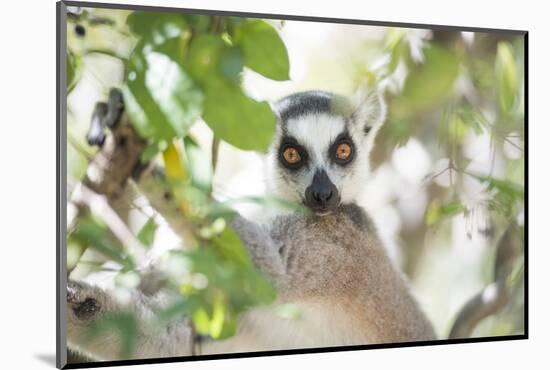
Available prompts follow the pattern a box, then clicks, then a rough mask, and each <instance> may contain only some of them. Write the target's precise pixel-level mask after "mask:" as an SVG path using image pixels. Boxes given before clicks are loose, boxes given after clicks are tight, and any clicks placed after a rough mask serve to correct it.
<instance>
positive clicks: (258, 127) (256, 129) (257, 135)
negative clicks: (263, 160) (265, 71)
mask: <svg viewBox="0 0 550 370" xmlns="http://www.w3.org/2000/svg"><path fill="white" fill-rule="evenodd" d="M203 119H204V120H205V122H206V123H207V124H208V126H210V128H211V129H212V131H214V134H215V135H216V136H217V137H219V138H220V139H222V140H224V141H226V142H228V143H229V144H231V145H233V146H235V147H237V148H239V149H243V150H258V151H265V150H267V148H268V147H269V145H270V144H271V140H272V137H273V134H274V133H275V126H276V122H277V119H276V117H275V114H274V113H273V111H272V110H271V107H270V106H269V104H268V103H267V102H258V101H255V100H254V99H252V98H249V97H248V96H246V95H245V94H244V93H243V91H242V90H241V88H240V86H238V85H236V84H234V83H231V82H229V81H223V80H216V81H212V82H211V83H210V84H209V87H208V89H207V91H206V99H205V102H204V113H203Z"/></svg>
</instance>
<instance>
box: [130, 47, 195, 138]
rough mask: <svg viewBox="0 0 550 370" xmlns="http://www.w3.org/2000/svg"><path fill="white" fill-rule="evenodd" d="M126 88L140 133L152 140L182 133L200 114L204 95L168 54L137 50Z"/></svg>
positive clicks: (132, 113) (135, 123) (135, 125)
mask: <svg viewBox="0 0 550 370" xmlns="http://www.w3.org/2000/svg"><path fill="white" fill-rule="evenodd" d="M128 70H129V72H128V79H127V82H126V85H125V86H124V87H123V90H122V91H123V94H124V103H125V107H126V111H127V113H128V115H129V116H130V120H131V122H132V124H133V125H134V127H135V128H136V130H137V131H138V133H139V134H140V135H141V136H142V137H143V138H146V139H151V140H152V141H160V140H166V141H170V140H171V139H172V138H173V137H174V136H183V135H184V134H185V133H186V132H187V129H188V128H189V127H190V126H191V125H192V124H193V123H194V122H195V121H196V120H197V119H198V118H199V117H200V114H201V111H202V102H203V94H202V91H201V90H200V89H199V88H198V87H197V86H196V85H195V83H194V82H193V80H192V79H191V78H190V77H189V75H188V74H187V73H186V72H185V71H184V70H183V68H182V67H181V65H180V64H179V63H176V62H174V60H173V59H171V58H170V57H169V56H167V55H166V54H163V53H160V52H156V51H148V52H145V53H144V50H143V49H141V48H140V49H138V50H135V51H134V53H133V54H132V56H131V57H130V61H129V64H128Z"/></svg>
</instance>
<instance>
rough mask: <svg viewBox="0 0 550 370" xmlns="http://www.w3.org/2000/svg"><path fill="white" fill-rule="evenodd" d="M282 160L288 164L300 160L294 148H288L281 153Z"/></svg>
mask: <svg viewBox="0 0 550 370" xmlns="http://www.w3.org/2000/svg"><path fill="white" fill-rule="evenodd" d="M283 158H284V159H285V161H286V162H287V163H288V164H296V163H298V162H300V161H301V160H302V157H300V153H299V152H298V150H297V149H296V148H293V147H291V146H289V147H288V148H286V149H285V150H284V151H283Z"/></svg>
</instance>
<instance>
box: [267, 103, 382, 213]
mask: <svg viewBox="0 0 550 370" xmlns="http://www.w3.org/2000/svg"><path fill="white" fill-rule="evenodd" d="M285 128H286V135H288V136H291V137H293V138H294V139H295V140H296V141H297V142H298V143H299V144H300V145H302V146H303V147H304V148H305V149H306V150H307V153H308V161H309V166H308V167H306V166H304V167H302V168H301V169H300V170H298V171H294V172H293V171H289V170H288V169H286V168H285V167H283V166H282V165H281V164H280V163H279V159H278V150H279V144H280V141H281V136H282V135H283V132H282V130H281V128H280V127H278V129H277V133H276V138H275V140H274V144H273V146H272V148H271V151H270V156H269V166H268V180H269V184H268V185H269V187H270V190H271V191H273V192H274V193H275V194H276V195H277V196H280V197H283V198H285V199H287V200H291V201H302V200H303V199H304V197H305V191H306V189H307V187H308V186H310V185H311V182H312V180H313V176H314V174H315V172H316V171H317V170H321V169H323V170H325V172H326V173H327V175H328V177H329V178H330V180H331V181H332V183H333V184H334V185H335V186H336V188H337V189H338V193H339V195H340V198H341V202H342V203H350V202H353V201H355V199H356V197H357V195H358V193H359V191H360V190H361V188H362V186H363V185H364V184H365V181H366V179H367V176H368V173H369V163H368V155H369V152H370V147H369V146H371V145H372V140H369V139H370V137H371V136H373V135H374V134H375V132H372V131H375V130H372V131H371V132H370V133H369V134H368V135H365V133H364V132H363V130H362V127H361V125H359V124H356V123H355V122H348V123H347V127H346V121H345V119H344V118H343V117H339V116H333V115H329V114H324V113H323V114H312V115H306V116H302V117H298V118H295V119H291V120H289V121H288V122H286V125H285ZM346 128H347V132H348V134H349V136H350V137H351V139H352V140H353V142H354V145H355V158H354V159H353V161H352V162H351V163H349V164H348V165H346V166H342V165H339V164H336V163H334V162H332V161H331V160H330V159H329V149H330V146H331V144H332V143H333V142H334V141H335V140H336V138H337V137H338V136H339V135H340V134H342V133H344V132H346Z"/></svg>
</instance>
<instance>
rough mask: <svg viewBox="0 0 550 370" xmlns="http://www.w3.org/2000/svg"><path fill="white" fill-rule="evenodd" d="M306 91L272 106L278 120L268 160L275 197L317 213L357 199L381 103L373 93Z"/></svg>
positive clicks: (366, 171)
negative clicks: (347, 95) (355, 96)
mask: <svg viewBox="0 0 550 370" xmlns="http://www.w3.org/2000/svg"><path fill="white" fill-rule="evenodd" d="M356 100H357V103H354V102H351V101H348V100H347V99H345V98H343V97H341V96H337V95H334V94H330V93H326V92H320V91H308V92H302V93H297V94H294V95H291V96H289V97H286V98H284V99H282V100H280V101H279V102H278V103H277V104H276V105H275V111H276V113H277V114H278V117H279V124H278V127H277V132H276V135H275V139H274V142H273V145H272V147H271V151H270V158H269V161H270V163H269V185H271V190H272V191H273V192H274V193H275V194H276V195H278V196H280V197H283V198H285V199H288V200H292V201H298V202H302V203H303V204H305V205H306V206H307V207H308V208H310V209H311V210H312V211H314V212H315V213H316V214H319V215H324V214H327V213H330V212H332V211H334V210H335V209H336V208H337V207H338V205H339V204H340V203H352V202H354V201H355V200H356V198H357V195H358V194H359V192H360V190H361V188H362V187H363V186H364V184H365V181H366V179H367V177H368V174H369V161H368V157H369V153H370V150H371V148H372V145H373V142H374V136H375V134H376V131H377V130H378V128H379V127H380V125H381V124H382V121H383V119H384V115H385V106H384V103H383V101H382V100H381V98H380V96H379V95H378V94H376V93H374V94H370V95H365V96H364V98H358V99H356Z"/></svg>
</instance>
